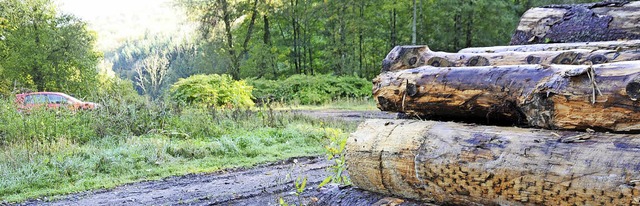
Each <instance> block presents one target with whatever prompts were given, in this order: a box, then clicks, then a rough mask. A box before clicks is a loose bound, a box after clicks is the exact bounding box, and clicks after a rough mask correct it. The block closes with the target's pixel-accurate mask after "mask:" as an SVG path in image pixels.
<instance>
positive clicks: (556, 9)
mask: <svg viewBox="0 0 640 206" xmlns="http://www.w3.org/2000/svg"><path fill="white" fill-rule="evenodd" d="M638 10H640V2H637V1H636V2H620V1H618V2H616V3H610V2H602V3H591V4H576V5H551V6H546V7H540V8H532V9H529V10H528V11H527V12H525V13H524V14H523V15H522V18H520V24H519V25H518V28H517V30H516V32H515V33H514V35H513V37H512V39H511V45H522V44H537V43H561V42H589V41H612V40H618V39H640V24H638V22H640V15H637V13H636V12H637V11H638Z"/></svg>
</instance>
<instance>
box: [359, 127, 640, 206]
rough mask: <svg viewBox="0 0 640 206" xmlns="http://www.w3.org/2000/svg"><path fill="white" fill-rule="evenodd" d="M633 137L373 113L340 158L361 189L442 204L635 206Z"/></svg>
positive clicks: (638, 186)
mask: <svg viewBox="0 0 640 206" xmlns="http://www.w3.org/2000/svg"><path fill="white" fill-rule="evenodd" d="M639 137H640V136H638V135H629V134H608V133H606V134H605V133H583V132H571V131H550V130H539V129H522V128H513V127H495V126H475V125H468V124H459V123H452V122H433V121H418V120H380V119H374V120H367V121H366V122H365V123H363V124H361V125H360V126H359V127H358V129H357V131H356V132H354V133H353V134H351V137H350V138H349V139H348V142H347V147H346V148H347V153H346V161H347V165H348V168H349V174H350V176H351V180H352V182H353V184H354V185H355V186H357V187H359V188H362V189H365V190H369V191H374V192H378V193H383V194H389V195H395V196H400V197H406V198H412V199H420V200H424V201H434V202H437V203H441V204H447V205H452V204H453V205H554V206H557V205H640V162H639V161H638V159H639V158H640V138H639Z"/></svg>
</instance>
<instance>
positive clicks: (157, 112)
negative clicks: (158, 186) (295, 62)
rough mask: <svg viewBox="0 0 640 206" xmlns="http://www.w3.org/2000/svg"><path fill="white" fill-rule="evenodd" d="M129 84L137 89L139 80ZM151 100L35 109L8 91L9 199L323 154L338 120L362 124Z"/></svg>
mask: <svg viewBox="0 0 640 206" xmlns="http://www.w3.org/2000/svg"><path fill="white" fill-rule="evenodd" d="M127 88H128V89H127V90H132V89H131V84H128V86H127ZM141 99H142V100H140V101H139V102H138V100H136V101H131V102H132V103H131V105H129V104H120V103H118V102H117V101H106V102H101V103H103V104H104V107H103V108H101V109H99V110H94V111H82V112H76V113H73V112H70V111H64V110H39V111H33V112H32V113H29V114H24V113H18V112H17V111H16V109H15V106H14V105H13V104H14V103H13V100H9V99H0V113H2V114H3V115H0V150H1V151H3V152H2V153H0V174H2V175H0V199H2V200H6V201H17V200H24V199H26V198H34V197H39V196H43V195H47V196H48V195H56V194H67V193H72V192H78V191H82V190H88V189H95V188H103V187H114V186H116V185H119V184H124V183H128V182H135V181H140V180H143V179H158V178H162V177H167V176H171V175H181V174H187V173H196V172H211V171H216V170H219V169H223V168H231V167H238V166H251V165H254V164H257V163H262V162H267V161H276V160H281V159H286V158H290V157H296V156H305V155H319V154H321V153H322V145H324V144H326V142H327V141H329V138H331V137H330V135H333V134H332V133H328V132H327V131H328V130H329V128H336V129H335V131H352V130H353V129H355V126H356V125H355V123H345V122H338V121H335V122H326V121H325V122H323V123H321V122H320V121H318V120H315V119H312V118H309V117H306V116H300V115H295V114H290V113H271V114H268V112H266V111H251V110H223V111H219V110H207V109H201V108H184V109H182V110H179V111H178V110H174V109H172V108H170V107H166V106H165V105H166V104H162V103H158V102H156V103H150V102H146V101H145V98H141ZM135 102H138V103H135ZM319 125H322V127H320V126H319ZM323 127H324V128H323ZM299 185H300V186H301V185H302V184H299Z"/></svg>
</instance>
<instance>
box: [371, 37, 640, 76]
mask: <svg viewBox="0 0 640 206" xmlns="http://www.w3.org/2000/svg"><path fill="white" fill-rule="evenodd" d="M637 43H638V45H640V41H638V42H637ZM632 60H640V51H638V50H622V49H618V50H590V49H570V50H561V51H544V50H542V51H533V52H520V51H504V52H499V53H464V52H459V53H448V52H436V51H431V50H430V49H429V47H428V46H397V47H395V48H393V50H391V52H389V54H388V55H387V57H386V58H385V59H384V60H383V61H382V72H388V71H398V70H404V69H411V68H416V67H420V66H434V67H464V66H468V67H473V66H498V65H523V64H573V65H576V64H588V63H590V64H602V63H607V62H620V61H632Z"/></svg>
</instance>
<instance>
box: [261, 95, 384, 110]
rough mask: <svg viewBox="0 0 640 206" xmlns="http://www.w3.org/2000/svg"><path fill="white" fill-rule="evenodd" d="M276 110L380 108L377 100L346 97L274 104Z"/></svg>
mask: <svg viewBox="0 0 640 206" xmlns="http://www.w3.org/2000/svg"><path fill="white" fill-rule="evenodd" d="M273 107H274V109H276V110H347V111H372V110H376V111H377V110H379V109H378V107H377V105H376V102H375V101H374V100H373V99H370V98H344V99H337V100H332V101H330V102H327V103H325V104H322V105H304V104H297V103H295V102H294V103H289V104H279V103H274V104H273Z"/></svg>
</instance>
